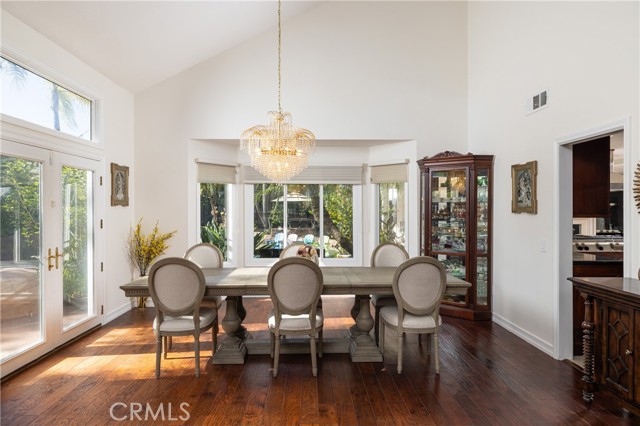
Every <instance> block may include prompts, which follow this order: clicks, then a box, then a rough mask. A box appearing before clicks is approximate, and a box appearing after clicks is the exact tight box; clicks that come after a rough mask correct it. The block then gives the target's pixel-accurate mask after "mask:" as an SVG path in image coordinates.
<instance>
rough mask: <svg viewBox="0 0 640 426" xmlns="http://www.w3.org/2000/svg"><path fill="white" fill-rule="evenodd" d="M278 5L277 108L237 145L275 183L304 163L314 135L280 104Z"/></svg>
mask: <svg viewBox="0 0 640 426" xmlns="http://www.w3.org/2000/svg"><path fill="white" fill-rule="evenodd" d="M280 9H281V5H280V1H278V110H277V111H270V112H269V114H268V115H269V124H267V125H262V124H260V125H257V126H254V127H252V128H250V129H247V130H245V131H244V132H243V133H242V135H241V136H240V149H241V150H243V151H245V152H246V153H247V154H249V157H251V167H253V168H254V169H256V170H257V171H259V172H260V173H262V174H263V175H265V176H266V177H267V178H268V179H269V180H271V181H273V182H276V183H283V182H287V181H289V180H290V179H291V178H292V177H293V176H295V175H297V174H298V173H300V172H301V171H302V170H304V169H305V168H306V167H307V164H308V160H309V155H310V154H311V152H312V151H313V149H314V148H315V145H316V138H315V136H314V135H313V133H311V132H310V131H309V130H307V129H302V128H296V127H294V126H293V124H292V120H291V114H289V113H288V112H283V111H282V107H281V106H280V88H281V80H282V79H281V76H280V62H281V44H282V41H281V39H282V29H281V13H280Z"/></svg>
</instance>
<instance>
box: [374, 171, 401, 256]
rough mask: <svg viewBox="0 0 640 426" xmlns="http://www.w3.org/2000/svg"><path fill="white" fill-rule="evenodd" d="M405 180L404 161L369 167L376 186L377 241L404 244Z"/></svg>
mask: <svg viewBox="0 0 640 426" xmlns="http://www.w3.org/2000/svg"><path fill="white" fill-rule="evenodd" d="M406 181H407V164H406V163H400V164H386V165H382V166H373V167H371V182H372V183H374V184H376V188H377V199H378V206H377V207H378V208H377V218H378V226H377V228H378V235H377V236H378V243H386V242H391V243H396V244H400V245H402V246H406V240H405V234H406V228H405V223H406V204H405V187H406Z"/></svg>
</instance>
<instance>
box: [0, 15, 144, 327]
mask: <svg viewBox="0 0 640 426" xmlns="http://www.w3.org/2000/svg"><path fill="white" fill-rule="evenodd" d="M1 15H2V49H3V51H4V52H7V53H9V54H11V55H12V56H16V57H17V59H21V60H24V61H27V62H28V63H29V64H30V65H31V66H33V67H34V68H35V71H40V72H43V73H46V74H47V75H49V76H52V77H59V78H61V79H63V80H64V81H65V82H68V83H69V84H71V86H72V87H75V88H80V89H82V90H83V91H84V92H88V93H90V94H91V95H93V97H94V99H96V100H97V101H98V104H99V109H100V111H99V116H98V122H99V125H100V127H99V128H98V138H99V140H100V142H101V144H100V146H99V148H101V149H103V164H104V170H103V177H104V182H105V196H106V201H105V205H106V207H105V212H104V213H105V216H104V224H105V230H104V235H105V250H104V253H105V255H104V259H99V261H104V276H103V277H99V278H98V279H101V278H103V279H104V286H105V294H104V313H105V319H106V320H107V321H108V320H110V319H112V318H113V317H114V315H115V316H117V315H119V313H121V311H122V309H125V308H126V307H128V306H129V300H128V299H127V298H125V297H124V293H123V292H122V290H120V289H119V288H118V287H119V286H120V285H122V284H124V283H126V282H128V281H130V280H131V273H130V271H129V268H128V262H127V258H126V254H125V251H124V249H123V243H124V242H125V241H126V238H127V235H128V233H129V226H130V224H131V221H132V214H133V207H131V206H130V207H124V208H123V207H120V206H117V207H111V206H110V205H109V204H110V203H109V200H110V195H109V194H110V191H111V188H110V163H111V162H114V163H118V164H121V165H127V166H130V167H131V166H133V127H134V126H133V96H132V95H131V94H130V93H128V92H126V91H125V90H123V89H122V88H120V87H119V86H116V85H115V84H114V83H113V82H111V81H110V80H108V79H107V78H105V77H104V76H102V75H101V74H99V73H98V72H96V71H95V70H93V69H92V68H90V67H89V66H87V65H86V64H85V63H83V62H82V61H80V60H79V59H78V58H76V57H74V56H72V55H71V54H69V53H68V52H66V51H64V50H62V49H61V48H60V47H58V46H57V45H55V44H53V43H52V42H50V41H49V40H47V39H46V38H44V37H43V36H42V35H40V34H39V33H37V32H36V31H34V30H32V29H31V28H29V27H27V26H25V25H24V24H22V23H21V22H20V21H18V20H17V19H15V18H14V17H13V16H12V15H10V14H8V13H7V12H6V11H4V10H3V11H2V14H1ZM130 172H131V175H130V179H131V183H133V182H134V176H135V167H132V168H131V169H130ZM131 191H132V192H130V194H129V197H130V200H131V201H133V200H135V194H134V192H133V187H132V188H131Z"/></svg>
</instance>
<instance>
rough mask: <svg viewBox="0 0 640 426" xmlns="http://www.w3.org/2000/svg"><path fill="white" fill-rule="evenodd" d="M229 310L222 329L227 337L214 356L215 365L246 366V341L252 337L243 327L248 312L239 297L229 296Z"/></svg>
mask: <svg viewBox="0 0 640 426" xmlns="http://www.w3.org/2000/svg"><path fill="white" fill-rule="evenodd" d="M226 301H227V309H226V313H225V315H224V318H223V320H222V329H223V330H224V332H225V334H226V336H225V338H224V339H223V340H222V343H220V346H219V347H218V349H217V350H216V353H215V355H214V356H213V363H214V364H244V360H245V357H246V355H247V348H246V346H245V344H244V341H245V339H250V338H251V335H250V334H249V333H247V329H246V328H245V327H244V326H243V325H242V318H243V317H244V316H245V315H246V311H245V310H244V307H243V306H242V298H241V297H239V296H227V299H226Z"/></svg>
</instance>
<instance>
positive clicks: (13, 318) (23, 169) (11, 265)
mask: <svg viewBox="0 0 640 426" xmlns="http://www.w3.org/2000/svg"><path fill="white" fill-rule="evenodd" d="M0 165H1V167H0V227H1V229H2V231H1V239H2V244H0V247H1V255H0V297H1V299H0V357H1V358H2V360H5V359H7V358H8V357H11V356H13V355H15V354H17V353H19V352H22V351H24V350H26V349H28V348H30V347H32V346H34V345H36V344H37V343H40V342H42V341H43V328H42V309H41V308H42V281H41V269H40V260H41V259H42V253H41V239H40V235H41V229H42V222H41V214H40V213H41V195H42V185H41V183H42V164H41V163H39V162H36V161H31V160H25V159H22V158H16V157H10V156H4V155H3V156H1V157H0Z"/></svg>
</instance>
